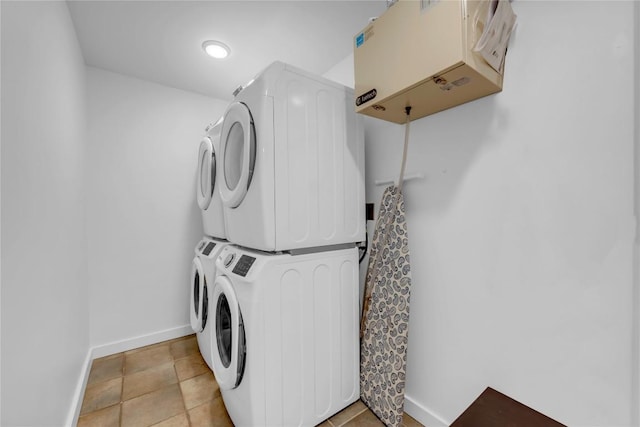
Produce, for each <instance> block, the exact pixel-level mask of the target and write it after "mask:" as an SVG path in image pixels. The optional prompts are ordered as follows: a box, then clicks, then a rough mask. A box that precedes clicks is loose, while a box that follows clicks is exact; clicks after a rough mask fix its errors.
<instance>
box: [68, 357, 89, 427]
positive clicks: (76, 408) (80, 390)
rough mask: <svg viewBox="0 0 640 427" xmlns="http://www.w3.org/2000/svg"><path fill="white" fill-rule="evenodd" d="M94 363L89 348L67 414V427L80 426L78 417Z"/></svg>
mask: <svg viewBox="0 0 640 427" xmlns="http://www.w3.org/2000/svg"><path fill="white" fill-rule="evenodd" d="M92 361H93V349H92V348H89V350H88V351H87V355H86V357H85V359H84V363H83V364H82V369H81V371H80V375H79V376H78V382H77V384H76V388H75V390H74V392H73V397H72V399H71V408H69V413H68V414H67V421H66V422H65V426H66V427H73V426H76V425H78V417H79V416H80V409H82V400H83V397H84V391H85V389H86V388H87V381H88V380H89V373H90V372H91V362H92Z"/></svg>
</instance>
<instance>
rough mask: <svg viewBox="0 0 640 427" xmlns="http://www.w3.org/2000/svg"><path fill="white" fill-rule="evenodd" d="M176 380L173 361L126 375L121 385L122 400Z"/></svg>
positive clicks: (162, 386)
mask: <svg viewBox="0 0 640 427" xmlns="http://www.w3.org/2000/svg"><path fill="white" fill-rule="evenodd" d="M177 382H178V377H177V376H176V371H175V369H174V367H173V363H165V364H164V365H160V366H158V367H155V368H149V369H146V370H144V371H140V372H136V373H135V374H131V375H126V376H125V377H124V384H123V386H122V400H129V399H132V398H134V397H137V396H141V395H143V394H146V393H149V392H152V391H155V390H159V389H161V388H164V387H166V386H168V385H171V384H176V383H177Z"/></svg>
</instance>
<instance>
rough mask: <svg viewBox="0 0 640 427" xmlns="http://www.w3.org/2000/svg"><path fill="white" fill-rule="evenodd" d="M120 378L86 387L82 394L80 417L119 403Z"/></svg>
mask: <svg viewBox="0 0 640 427" xmlns="http://www.w3.org/2000/svg"><path fill="white" fill-rule="evenodd" d="M121 394H122V378H114V379H112V380H107V381H102V382H99V383H97V384H93V385H91V386H88V387H87V388H86V390H85V393H84V399H83V401H82V408H81V410H80V415H84V414H87V413H89V412H93V411H96V410H98V409H102V408H106V407H107V406H111V405H115V404H116V403H120V396H121Z"/></svg>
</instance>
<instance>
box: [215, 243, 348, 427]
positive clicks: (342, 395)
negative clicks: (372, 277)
mask: <svg viewBox="0 0 640 427" xmlns="http://www.w3.org/2000/svg"><path fill="white" fill-rule="evenodd" d="M216 265H217V268H218V275H217V277H216V280H215V284H214V286H213V292H212V294H211V296H210V298H211V300H212V301H213V302H212V305H211V307H212V311H211V312H210V317H211V322H212V328H213V330H214V337H215V338H214V350H213V372H214V375H215V377H216V380H217V382H218V385H219V386H220V391H221V393H222V398H223V400H224V404H225V407H226V408H227V412H228V413H229V416H230V417H231V420H232V421H233V423H234V424H235V425H236V426H312V425H316V424H319V423H321V422H322V421H323V420H325V419H327V418H329V417H330V416H332V415H333V414H335V413H337V412H339V411H340V410H342V409H343V408H345V407H346V406H348V405H349V404H351V403H353V402H355V401H356V400H358V399H359V398H360V382H359V367H360V360H359V337H358V251H357V249H356V248H355V247H351V248H347V249H340V250H334V251H326V252H314V253H308V254H303V255H291V254H272V253H264V252H258V251H253V250H248V249H241V248H238V247H236V246H234V245H229V246H227V247H225V248H224V249H223V250H222V252H221V253H220V255H219V257H218V260H217V262H216Z"/></svg>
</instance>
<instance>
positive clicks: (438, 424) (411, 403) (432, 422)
mask: <svg viewBox="0 0 640 427" xmlns="http://www.w3.org/2000/svg"><path fill="white" fill-rule="evenodd" d="M404 411H405V412H406V413H407V414H409V415H410V416H412V417H413V418H415V420H416V421H418V422H419V423H420V424H422V425H423V426H425V427H447V426H449V425H450V424H451V423H450V422H447V421H445V419H444V418H443V417H442V416H440V415H439V414H437V413H435V412H434V411H432V410H431V409H429V408H427V407H425V406H422V405H421V404H419V403H418V402H416V400H415V399H413V398H412V397H411V396H408V395H406V394H405V396H404Z"/></svg>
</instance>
